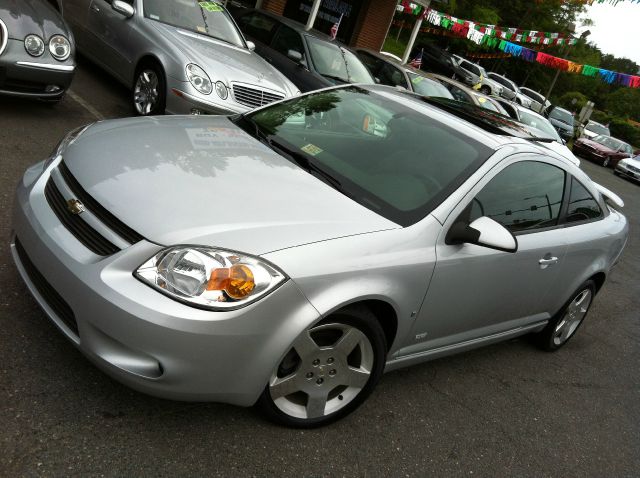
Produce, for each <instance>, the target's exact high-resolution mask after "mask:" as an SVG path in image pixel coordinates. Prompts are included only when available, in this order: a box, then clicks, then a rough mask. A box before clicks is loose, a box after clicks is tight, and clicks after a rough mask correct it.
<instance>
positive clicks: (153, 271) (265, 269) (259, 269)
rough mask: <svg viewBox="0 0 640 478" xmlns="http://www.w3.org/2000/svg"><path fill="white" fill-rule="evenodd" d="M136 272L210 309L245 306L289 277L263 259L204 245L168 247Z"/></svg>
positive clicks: (180, 298) (165, 290) (174, 294)
mask: <svg viewBox="0 0 640 478" xmlns="http://www.w3.org/2000/svg"><path fill="white" fill-rule="evenodd" d="M135 275H136V277H138V278H139V279H140V280H141V281H142V282H144V283H145V284H147V285H149V286H151V287H153V288H154V289H156V290H158V291H159V292H162V293H163V294H165V295H168V296H169V297H171V298H172V299H175V300H178V301H181V302H185V303H187V304H189V305H192V306H195V307H200V308H204V309H209V310H229V309H236V308H239V307H242V306H245V305H247V304H250V303H252V302H255V301H256V300H258V299H260V298H261V297H264V296H265V295H267V294H269V293H270V292H271V291H273V290H274V289H275V288H277V287H278V286H279V285H281V284H282V283H283V282H284V281H285V280H286V276H285V274H284V273H283V272H282V271H280V270H278V269H277V268H276V267H275V266H273V265H271V264H269V263H267V262H265V261H264V260H262V259H258V258H256V257H251V256H247V255H245V254H241V253H239V252H233V251H228V250H224V249H217V248H210V247H204V246H176V247H171V248H169V249H165V250H163V251H161V252H159V253H158V254H156V255H155V256H153V257H152V258H151V259H149V260H148V261H146V262H145V263H144V264H142V265H141V266H140V267H139V268H138V270H137V271H136V272H135Z"/></svg>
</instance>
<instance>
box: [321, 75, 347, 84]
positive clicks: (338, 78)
mask: <svg viewBox="0 0 640 478" xmlns="http://www.w3.org/2000/svg"><path fill="white" fill-rule="evenodd" d="M321 75H322V76H324V77H325V78H329V79H330V80H338V81H341V82H342V83H349V79H345V78H341V77H339V76H336V75H325V74H324V73H321Z"/></svg>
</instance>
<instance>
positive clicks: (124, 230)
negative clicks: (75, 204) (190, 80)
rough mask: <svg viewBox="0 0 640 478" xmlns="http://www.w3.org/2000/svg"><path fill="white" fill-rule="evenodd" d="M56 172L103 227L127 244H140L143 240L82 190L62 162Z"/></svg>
mask: <svg viewBox="0 0 640 478" xmlns="http://www.w3.org/2000/svg"><path fill="white" fill-rule="evenodd" d="M58 171H60V175H61V176H62V178H63V179H64V182H65V183H67V186H69V189H71V191H72V192H73V194H74V195H75V197H76V199H78V200H80V202H82V204H84V206H85V207H86V208H87V209H88V210H89V211H91V213H92V214H93V215H94V216H96V217H97V218H98V219H99V220H100V222H102V223H103V224H104V225H105V226H107V227H108V228H109V229H111V230H112V231H113V232H115V233H116V234H117V235H118V236H120V237H121V238H123V239H124V240H125V241H127V242H128V243H129V244H135V243H136V242H140V241H141V240H142V239H144V238H143V237H142V236H141V235H140V234H138V233H137V232H136V231H134V230H133V229H131V228H130V227H129V226H127V225H126V224H125V223H123V222H122V221H121V220H120V219H118V218H117V217H115V216H114V215H113V214H111V213H110V212H109V211H107V210H106V209H105V208H104V207H102V205H101V204H100V203H99V202H98V201H96V200H95V199H93V197H92V196H90V195H89V193H87V192H86V191H85V190H84V189H83V188H82V186H81V185H80V183H79V182H78V180H77V179H76V178H75V177H73V174H71V171H69V168H67V166H66V164H64V162H61V163H60V166H59V167H58Z"/></svg>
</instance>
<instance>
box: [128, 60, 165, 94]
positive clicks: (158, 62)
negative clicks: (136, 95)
mask: <svg viewBox="0 0 640 478" xmlns="http://www.w3.org/2000/svg"><path fill="white" fill-rule="evenodd" d="M148 64H153V65H155V66H157V67H159V68H160V70H161V71H162V74H163V75H164V80H165V83H166V81H167V71H166V69H165V67H164V65H163V64H162V61H161V60H160V58H158V57H157V56H156V55H154V54H153V53H145V54H144V55H142V56H141V57H140V58H138V61H137V62H136V67H135V68H134V69H133V75H132V76H131V78H129V80H130V81H131V88H133V87H134V86H135V83H136V76H137V75H138V72H139V71H140V68H141V67H142V66H143V65H148Z"/></svg>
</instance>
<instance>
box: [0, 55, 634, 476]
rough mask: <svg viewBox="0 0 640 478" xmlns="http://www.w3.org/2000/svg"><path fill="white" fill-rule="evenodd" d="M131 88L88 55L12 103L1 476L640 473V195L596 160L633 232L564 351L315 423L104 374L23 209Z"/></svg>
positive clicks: (451, 368)
mask: <svg viewBox="0 0 640 478" xmlns="http://www.w3.org/2000/svg"><path fill="white" fill-rule="evenodd" d="M128 94H129V93H128V92H127V91H126V90H125V89H124V88H122V87H121V86H120V85H119V84H117V83H116V82H115V81H114V80H112V79H111V78H110V77H108V76H107V75H106V74H105V73H102V72H101V71H100V70H98V69H96V68H94V67H93V66H91V65H90V64H88V63H87V62H86V61H82V60H81V61H80V70H79V71H78V74H77V75H76V78H75V80H74V83H73V85H72V88H71V91H70V93H69V94H68V95H67V96H66V97H65V99H64V100H63V101H62V102H61V103H60V104H59V105H57V106H50V105H46V104H42V103H37V102H27V101H18V100H13V99H7V98H0V162H1V165H2V175H1V177H0V206H1V207H0V210H1V216H0V237H2V247H1V248H0V291H1V294H0V404H1V406H0V450H1V452H0V476H7V477H12V476H16V477H17V476H244V475H259V476H269V475H273V476H291V475H298V476H299V475H313V476H321V475H332V476H343V475H344V476H492V477H495V476H536V477H541V476H612V477H613V476H616V477H622V476H638V473H639V471H638V470H640V374H639V373H638V371H639V370H640V327H639V325H638V324H639V320H640V293H639V291H640V258H639V257H640V236H639V235H638V230H639V229H640V224H639V222H640V189H639V186H638V185H635V184H632V183H631V182H628V181H626V180H623V179H620V178H617V177H615V176H614V175H613V174H612V172H611V170H610V169H609V170H607V169H605V168H602V167H600V166H598V165H595V164H591V163H588V162H586V161H583V165H582V167H583V169H584V170H586V171H587V173H588V174H589V175H591V177H592V178H594V179H595V180H596V181H597V182H600V183H601V184H603V185H605V186H606V187H608V188H610V189H612V190H614V191H616V192H617V193H618V194H619V195H621V196H622V197H623V199H624V201H625V203H626V207H625V210H624V212H625V214H626V215H627V217H628V218H629V220H630V223H631V234H630V238H629V242H628V244H627V248H626V251H625V253H624V255H623V257H622V259H621V262H620V263H619V264H618V266H617V267H616V268H615V269H614V271H613V273H612V275H611V276H610V277H609V279H608V281H607V283H606V284H605V286H604V287H603V289H602V290H601V291H600V293H599V294H598V296H597V298H596V300H595V303H594V305H593V306H592V308H591V312H590V314H589V316H588V318H587V321H586V322H585V323H584V325H583V326H582V327H581V330H580V331H579V333H578V334H577V335H576V336H575V337H574V338H573V339H572V340H571V342H570V343H569V344H568V345H567V346H566V347H564V348H563V349H561V350H560V351H559V352H557V353H552V354H550V353H544V352H540V351H538V350H537V349H536V348H534V347H533V346H532V345H531V344H530V343H529V342H528V341H527V340H526V339H519V340H513V341H510V342H506V343H503V344H499V345H494V346H490V347H487V348H483V349H479V350H476V351H473V352H469V353H465V354H461V355H457V356H453V357H448V358H443V359H440V360H436V361H433V362H429V363H425V364H422V365H419V366H415V367H412V368H409V369H405V370H401V371H397V372H393V373H389V374H387V375H385V376H384V377H383V379H382V381H381V383H380V384H379V385H378V387H377V389H376V390H375V392H374V393H373V395H372V396H371V397H370V398H369V400H368V401H367V402H366V403H365V404H364V405H363V406H362V407H361V408H360V409H359V410H357V411H356V412H355V413H354V414H352V415H350V416H349V417H347V418H346V419H344V420H342V421H340V422H338V423H336V424H334V425H331V426H329V427H326V428H322V429H318V430H310V431H300V430H290V429H286V428H282V427H278V426H275V425H272V424H271V423H269V422H266V421H265V420H263V419H262V417H261V416H260V415H259V414H258V413H256V412H255V411H253V410H252V409H243V408H237V407H231V406H227V405H221V404H209V403H180V402H171V401H166V400H161V399H156V398H152V397H148V396H145V395H142V394H140V393H137V392H134V391H132V390H130V389H128V388H126V387H124V386H123V385H120V384H119V383H117V382H115V381H113V380H111V379H110V378H108V377H107V376H106V375H104V374H103V373H102V372H100V371H98V370H97V369H96V368H95V367H94V366H93V365H91V364H90V363H89V361H87V360H86V359H85V358H84V357H83V356H82V355H81V354H80V353H79V352H78V351H76V349H75V348H74V347H73V346H72V345H71V344H70V343H69V342H67V341H66V340H65V339H64V338H63V336H62V335H61V334H60V333H58V332H57V330H56V328H55V327H54V326H53V325H52V324H51V323H49V321H48V319H47V318H46V317H45V315H44V314H43V312H41V310H40V309H39V308H38V306H37V305H36V303H35V301H34V300H33V299H32V298H31V296H30V295H29V293H28V292H27V289H26V287H25V286H24V285H23V284H22V281H21V279H20V278H19V276H18V273H17V271H16V269H15V267H14V265H13V262H12V260H11V257H10V253H9V247H8V243H9V238H10V234H11V208H12V203H13V193H14V189H15V186H16V184H17V182H18V181H19V179H20V177H21V175H22V173H23V171H24V170H25V169H26V168H27V167H28V166H29V165H31V164H33V163H35V162H37V161H39V160H41V159H43V158H44V157H46V156H47V155H48V154H49V153H50V152H51V150H52V149H53V148H54V146H55V145H56V143H57V141H59V139H60V138H61V137H62V136H63V134H64V133H65V132H66V131H67V130H69V129H71V128H74V127H76V126H80V125H82V124H86V123H89V122H93V121H96V120H98V119H103V118H115V117H120V116H127V115H129V114H130V113H131V109H130V107H129V104H128ZM454 286H455V285H452V287H454ZM459 292H460V295H461V296H463V295H464V293H465V291H464V290H460V291H459ZM228 366H229V367H233V366H234V364H233V363H229V364H228Z"/></svg>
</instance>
